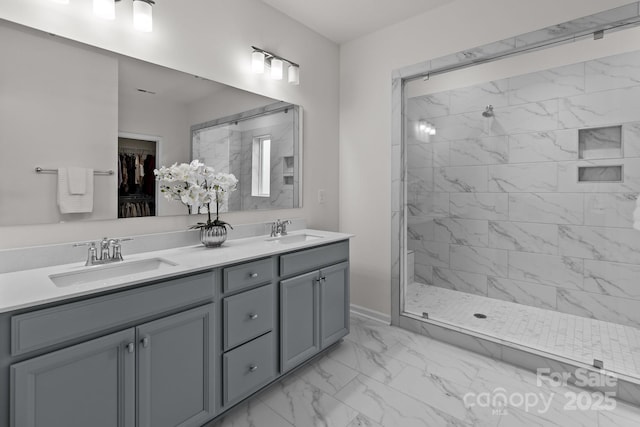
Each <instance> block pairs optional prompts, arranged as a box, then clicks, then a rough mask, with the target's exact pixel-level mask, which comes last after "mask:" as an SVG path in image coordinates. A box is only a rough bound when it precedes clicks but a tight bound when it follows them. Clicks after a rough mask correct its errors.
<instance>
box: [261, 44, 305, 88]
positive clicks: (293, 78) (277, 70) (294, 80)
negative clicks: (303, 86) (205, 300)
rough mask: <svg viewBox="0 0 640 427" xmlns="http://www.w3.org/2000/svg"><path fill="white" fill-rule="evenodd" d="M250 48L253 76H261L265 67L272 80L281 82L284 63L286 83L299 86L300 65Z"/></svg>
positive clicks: (273, 54) (262, 50) (265, 51)
mask: <svg viewBox="0 0 640 427" xmlns="http://www.w3.org/2000/svg"><path fill="white" fill-rule="evenodd" d="M251 48H252V49H253V52H252V53H251V70H252V71H253V72H254V73H255V74H263V73H264V70H265V67H267V68H269V74H270V76H271V78H272V79H274V80H282V78H283V75H284V65H285V63H286V64H287V81H288V82H289V83H291V84H293V85H299V84H300V65H298V64H296V63H295V62H293V61H290V60H288V59H285V58H283V57H281V56H278V55H276V54H275V53H272V52H269V51H267V50H264V49H260V48H259V47H255V46H251Z"/></svg>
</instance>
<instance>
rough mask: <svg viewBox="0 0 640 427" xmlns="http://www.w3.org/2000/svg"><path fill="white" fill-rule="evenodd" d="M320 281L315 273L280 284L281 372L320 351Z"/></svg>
mask: <svg viewBox="0 0 640 427" xmlns="http://www.w3.org/2000/svg"><path fill="white" fill-rule="evenodd" d="M319 279H320V275H319V273H318V272H317V271H314V272H311V273H307V274H303V275H301V276H296V277H294V278H292V279H287V280H283V281H281V282H280V319H281V320H280V333H281V345H280V347H281V348H280V350H281V354H280V359H281V364H282V372H287V371H288V370H290V369H292V368H295V367H296V366H298V365H299V364H300V363H302V362H304V361H305V360H306V359H308V358H310V357H311V356H313V355H314V354H316V353H317V352H318V351H320V329H319V321H320V319H319V316H320V311H319V308H320V302H319V301H320V289H319V284H320V280H319Z"/></svg>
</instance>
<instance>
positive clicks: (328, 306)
mask: <svg viewBox="0 0 640 427" xmlns="http://www.w3.org/2000/svg"><path fill="white" fill-rule="evenodd" d="M348 333H349V263H348V262H343V263H341V264H336V265H332V266H331V267H327V268H323V269H322V270H320V342H321V345H322V348H325V347H327V346H329V345H331V344H333V343H334V342H336V341H338V340H339V339H340V338H342V337H344V336H345V335H347V334H348Z"/></svg>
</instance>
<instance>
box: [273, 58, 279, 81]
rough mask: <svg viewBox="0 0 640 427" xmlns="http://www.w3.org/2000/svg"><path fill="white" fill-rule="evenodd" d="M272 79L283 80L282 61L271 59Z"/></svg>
mask: <svg viewBox="0 0 640 427" xmlns="http://www.w3.org/2000/svg"><path fill="white" fill-rule="evenodd" d="M271 78H272V79H273V80H282V60H281V59H278V58H271Z"/></svg>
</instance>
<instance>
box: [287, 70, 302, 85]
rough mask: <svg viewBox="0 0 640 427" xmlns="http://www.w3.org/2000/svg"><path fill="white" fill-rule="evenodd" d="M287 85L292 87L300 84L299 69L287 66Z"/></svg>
mask: <svg viewBox="0 0 640 427" xmlns="http://www.w3.org/2000/svg"><path fill="white" fill-rule="evenodd" d="M288 76H289V83H291V84H292V85H299V84H300V68H299V67H296V66H295V65H289V73H288Z"/></svg>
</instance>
